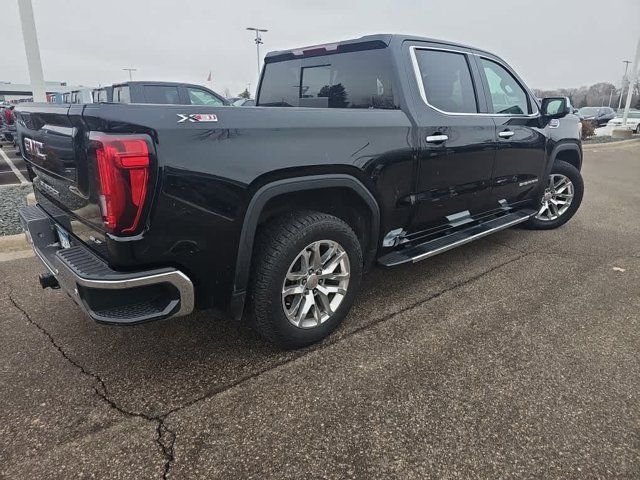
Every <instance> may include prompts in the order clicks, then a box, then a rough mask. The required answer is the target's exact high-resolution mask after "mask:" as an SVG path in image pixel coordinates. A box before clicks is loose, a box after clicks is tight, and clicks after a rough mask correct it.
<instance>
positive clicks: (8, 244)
mask: <svg viewBox="0 0 640 480" xmlns="http://www.w3.org/2000/svg"><path fill="white" fill-rule="evenodd" d="M29 249H31V247H30V246H29V243H27V239H26V238H25V236H24V233H18V234H17V235H5V236H3V237H0V252H2V253H6V252H16V251H19V250H29Z"/></svg>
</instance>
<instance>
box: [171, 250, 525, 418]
mask: <svg viewBox="0 0 640 480" xmlns="http://www.w3.org/2000/svg"><path fill="white" fill-rule="evenodd" d="M529 255H531V254H530V253H523V254H521V255H518V256H517V257H514V258H512V259H511V260H508V261H506V262H503V263H500V264H498V265H495V266H493V267H491V268H489V269H487V270H484V271H483V272H480V273H478V274H476V275H473V276H471V277H469V278H466V279H464V280H460V281H458V282H455V283H453V284H451V285H449V286H447V287H445V288H443V289H442V290H439V291H437V292H435V293H433V294H432V295H429V296H428V297H426V298H422V299H420V300H417V301H415V302H413V303H411V304H409V305H407V306H405V307H403V308H401V309H399V310H396V311H395V312H391V313H389V314H387V315H384V316H382V317H380V318H378V319H377V320H374V321H372V322H370V323H367V324H365V325H361V326H360V327H357V328H355V329H353V330H352V331H350V332H347V333H345V334H344V335H342V336H335V337H329V338H328V339H327V340H325V341H324V342H322V343H320V344H317V345H314V346H310V347H307V348H306V349H304V350H301V351H300V354H299V355H296V356H294V357H292V358H287V359H285V360H282V361H280V362H277V363H274V364H272V365H270V366H269V367H266V368H263V369H261V370H259V371H256V372H253V373H250V374H248V375H245V376H243V377H240V378H238V379H236V380H234V381H233V382H230V383H227V384H225V385H221V386H220V387H218V388H215V389H213V390H210V391H208V392H207V393H205V394H203V395H201V396H199V397H196V398H194V399H192V400H190V401H188V402H186V403H184V404H183V405H180V406H178V407H174V408H172V409H170V410H168V411H167V412H166V413H164V414H163V417H164V418H166V417H168V416H169V415H171V414H173V413H176V412H179V411H180V410H183V409H185V408H187V407H190V406H192V405H195V404H196V403H198V402H201V401H203V400H207V399H208V398H213V397H215V396H216V395H219V394H221V393H224V392H226V391H227V390H230V389H232V388H234V387H236V386H238V385H240V384H242V383H244V382H247V381H249V380H252V379H253V378H256V377H258V376H260V375H262V374H264V373H267V372H269V371H271V370H275V369H276V368H279V367H281V366H283V365H286V364H288V363H291V362H294V361H296V360H298V359H300V358H302V357H304V356H306V355H309V354H311V353H314V352H319V351H322V350H324V349H326V348H329V347H331V346H333V345H335V344H336V343H338V342H341V341H343V340H345V339H347V338H350V337H352V336H354V335H357V334H359V333H361V332H363V331H365V330H368V329H371V328H373V327H375V326H377V325H379V324H381V323H383V322H386V321H387V320H390V319H392V318H393V317H395V316H397V315H400V314H403V313H405V312H408V311H409V310H412V309H414V308H416V307H419V306H421V305H423V304H425V303H427V302H430V301H431V300H435V299H436V298H438V297H441V296H442V295H444V294H446V293H448V292H450V291H452V290H455V289H457V288H460V287H463V286H465V285H468V284H470V283H473V282H474V281H476V280H478V279H480V278H481V277H483V276H484V275H487V274H489V273H491V272H493V271H495V270H498V269H499V268H502V267H504V266H506V265H509V264H511V263H514V262H517V261H518V260H521V259H523V258H525V257H527V256H529Z"/></svg>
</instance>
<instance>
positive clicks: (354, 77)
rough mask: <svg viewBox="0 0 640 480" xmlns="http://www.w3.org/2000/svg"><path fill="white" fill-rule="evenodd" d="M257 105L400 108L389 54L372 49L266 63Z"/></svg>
mask: <svg viewBox="0 0 640 480" xmlns="http://www.w3.org/2000/svg"><path fill="white" fill-rule="evenodd" d="M303 62H304V63H303ZM258 105H262V106H272V107H297V106H300V107H320V108H370V109H374V108H375V109H395V108H398V107H397V105H396V103H395V101H394V96H393V85H392V69H391V64H390V61H389V54H388V52H386V51H384V50H370V51H359V52H352V53H340V54H336V55H322V56H318V57H314V58H307V59H304V60H287V61H281V62H273V63H267V65H266V67H265V72H264V77H263V80H262V85H261V87H260V97H259V101H258Z"/></svg>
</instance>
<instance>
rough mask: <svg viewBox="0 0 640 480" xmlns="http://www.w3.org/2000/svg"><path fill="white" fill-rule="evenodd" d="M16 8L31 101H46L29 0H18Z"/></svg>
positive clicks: (38, 49)
mask: <svg viewBox="0 0 640 480" xmlns="http://www.w3.org/2000/svg"><path fill="white" fill-rule="evenodd" d="M18 9H19V11H20V22H21V23H22V38H23V39H24V49H25V51H26V53H27V66H28V67H29V80H30V81H31V92H32V95H33V101H34V102H46V101H47V92H46V89H45V86H44V74H43V73H42V62H41V61H40V47H39V46H38V35H37V33H36V23H35V21H34V19H33V6H32V5H31V0H18Z"/></svg>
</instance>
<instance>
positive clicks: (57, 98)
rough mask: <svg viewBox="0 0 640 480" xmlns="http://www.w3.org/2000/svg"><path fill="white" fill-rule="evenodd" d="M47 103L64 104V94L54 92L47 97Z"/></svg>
mask: <svg viewBox="0 0 640 480" xmlns="http://www.w3.org/2000/svg"><path fill="white" fill-rule="evenodd" d="M47 101H48V102H49V103H64V93H62V92H54V93H51V94H49V95H48V96H47Z"/></svg>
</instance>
